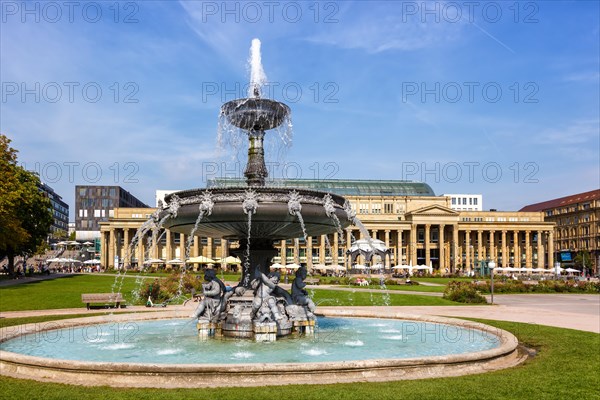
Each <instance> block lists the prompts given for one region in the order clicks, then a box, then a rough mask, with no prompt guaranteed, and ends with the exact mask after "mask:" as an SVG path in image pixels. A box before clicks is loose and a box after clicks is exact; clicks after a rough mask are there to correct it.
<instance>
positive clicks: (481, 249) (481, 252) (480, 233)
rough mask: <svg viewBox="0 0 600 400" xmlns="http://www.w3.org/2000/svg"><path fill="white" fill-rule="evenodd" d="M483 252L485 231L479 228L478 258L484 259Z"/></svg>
mask: <svg viewBox="0 0 600 400" xmlns="http://www.w3.org/2000/svg"><path fill="white" fill-rule="evenodd" d="M483 254H484V251H483V231H482V230H481V229H477V259H479V260H482V259H484V256H483Z"/></svg>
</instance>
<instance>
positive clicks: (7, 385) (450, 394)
mask: <svg viewBox="0 0 600 400" xmlns="http://www.w3.org/2000/svg"><path fill="white" fill-rule="evenodd" d="M481 322H484V323H487V324H489V325H492V326H496V327H499V328H501V329H506V330H508V331H511V332H513V333H514V334H515V335H516V336H517V337H518V339H519V341H520V342H521V343H524V344H526V345H527V346H528V347H532V348H535V349H536V350H537V355H536V356H535V357H534V358H532V359H530V360H528V361H526V362H525V363H524V364H522V365H520V366H518V367H515V368H511V369H507V370H502V371H495V372H489V373H485V374H479V375H469V376H464V377H455V378H437V379H426V380H415V381H396V382H382V383H345V384H334V385H302V386H277V387H273V386H271V387H257V388H219V389H169V390H167V389H164V390H159V389H120V388H108V387H82V386H70V385H64V384H56V383H41V382H35V381H30V380H20V379H12V378H7V377H0V398H4V399H11V400H20V399H34V398H35V399H39V398H43V399H45V400H53V399H57V400H59V399H60V400H63V399H64V400H67V399H82V398H85V399H99V400H100V399H101V400H104V399H106V400H120V399H138V400H150V399H166V400H169V399H174V400H180V399H186V398H195V399H210V400H219V399H257V398H260V399H264V400H269V399H274V400H275V399H276V400H280V399H285V398H301V399H303V400H310V399H330V400H337V399H347V400H352V399H357V400H363V399H369V398H373V397H376V398H377V399H379V400H383V399H402V398H409V399H419V400H427V399H432V400H440V399H461V400H471V399H472V400H479V399H486V400H494V399H549V400H552V399H556V400H563V399H569V398H571V399H578V400H579V399H581V400H587V399H598V398H600V380H598V376H599V374H600V354H599V353H598V351H597V349H598V348H600V335H598V334H595V333H590V332H582V331H575V330H570V329H563V328H553V327H547V326H539V325H529V324H522V323H513V322H501V321H485V320H482V321H481Z"/></svg>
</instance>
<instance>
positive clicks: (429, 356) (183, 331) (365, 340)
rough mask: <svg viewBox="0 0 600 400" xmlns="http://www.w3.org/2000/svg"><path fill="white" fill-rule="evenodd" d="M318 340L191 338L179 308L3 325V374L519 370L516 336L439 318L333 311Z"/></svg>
mask: <svg viewBox="0 0 600 400" xmlns="http://www.w3.org/2000/svg"><path fill="white" fill-rule="evenodd" d="M323 313H324V314H326V315H327V316H326V317H324V316H321V317H319V319H318V325H317V326H318V328H317V329H316V333H315V335H314V337H295V338H285V339H282V340H278V341H276V342H271V343H256V342H253V341H250V340H234V339H209V340H201V339H199V338H198V337H197V335H196V327H195V324H194V323H193V322H194V321H192V320H190V319H184V318H182V317H183V315H182V313H181V312H176V311H175V312H174V311H171V312H158V313H152V314H122V315H111V316H102V317H91V318H81V319H72V320H62V321H55V322H48V323H41V324H29V325H21V326H17V327H10V328H3V329H2V331H1V333H0V340H1V341H2V343H1V344H0V366H2V368H1V370H2V374H3V375H8V376H15V377H20V378H23V377H27V378H33V379H38V380H42V381H55V382H62V383H73V384H84V385H111V386H136V387H205V386H255V385H267V384H292V383H336V382H353V381H382V380H396V379H417V378H426V377H433V376H454V375H463V374H468V373H477V372H484V371H487V370H494V369H499V368H505V367H508V366H512V365H516V364H517V363H518V362H520V361H521V360H522V359H523V357H522V356H521V355H520V354H519V352H518V350H517V344H518V343H517V341H516V338H515V337H514V336H513V335H512V334H510V333H508V332H506V331H502V330H499V329H496V328H492V327H489V326H486V325H482V324H476V323H472V322H467V321H461V320H454V319H448V318H439V317H417V316H408V315H384V314H386V313H380V312H379V313H378V312H376V311H369V312H349V311H348V310H342V309H329V310H326V311H324V312H323Z"/></svg>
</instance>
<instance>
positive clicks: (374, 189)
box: [207, 178, 435, 196]
mask: <svg viewBox="0 0 600 400" xmlns="http://www.w3.org/2000/svg"><path fill="white" fill-rule="evenodd" d="M240 186H246V181H245V180H244V179H238V178H215V179H209V180H208V182H207V187H208V188H228V187H240ZM266 186H270V187H284V188H288V187H289V188H290V189H292V188H298V189H312V190H320V191H324V192H329V193H333V194H337V195H340V196H435V193H434V192H433V189H431V187H430V186H429V185H428V184H426V183H423V182H413V181H402V180H360V179H270V180H267V182H266Z"/></svg>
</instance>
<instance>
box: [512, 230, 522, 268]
mask: <svg viewBox="0 0 600 400" xmlns="http://www.w3.org/2000/svg"><path fill="white" fill-rule="evenodd" d="M513 241H514V243H513V257H514V267H516V268H520V267H521V252H520V251H519V250H520V247H521V244H520V243H519V231H513Z"/></svg>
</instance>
